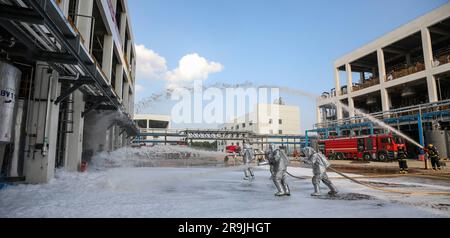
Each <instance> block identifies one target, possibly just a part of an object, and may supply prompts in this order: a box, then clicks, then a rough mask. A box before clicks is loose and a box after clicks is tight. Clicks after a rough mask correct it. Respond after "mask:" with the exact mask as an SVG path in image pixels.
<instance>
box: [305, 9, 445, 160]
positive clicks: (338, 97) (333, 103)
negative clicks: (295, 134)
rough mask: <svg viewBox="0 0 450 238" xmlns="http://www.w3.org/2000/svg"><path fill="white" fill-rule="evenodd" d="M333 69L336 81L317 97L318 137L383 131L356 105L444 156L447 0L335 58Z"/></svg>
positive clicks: (412, 149) (414, 151)
mask: <svg viewBox="0 0 450 238" xmlns="http://www.w3.org/2000/svg"><path fill="white" fill-rule="evenodd" d="M333 70H334V76H335V77H334V81H335V85H336V87H335V88H333V89H331V91H328V92H324V93H323V94H322V97H320V98H319V99H318V100H317V120H318V124H317V125H315V128H314V130H312V131H313V132H318V133H319V134H320V135H321V137H322V138H328V137H339V136H358V135H367V134H376V133H384V132H385V130H383V128H379V127H377V126H376V125H374V124H373V123H371V122H370V121H367V120H366V119H364V118H361V117H359V115H357V114H355V110H354V109H355V108H357V109H361V110H362V111H364V112H366V113H370V114H372V115H373V116H375V117H376V118H378V119H381V120H383V121H384V122H386V123H387V124H389V125H391V126H393V127H395V128H398V129H400V130H401V131H402V132H404V133H405V134H407V135H409V136H410V137H412V138H413V139H414V140H416V141H418V142H420V143H421V144H422V145H424V144H428V143H433V144H435V145H437V147H438V149H439V150H440V152H441V155H442V156H443V157H450V131H449V130H450V3H447V4H445V5H443V6H442V7H440V8H438V9H436V10H434V11H432V12H430V13H428V14H426V15H424V16H422V17H419V18H417V19H415V20H413V21H411V22H409V23H407V24H405V25H403V26H401V27H400V28H398V29H396V30H394V31H392V32H390V33H388V34H386V35H384V36H382V37H380V38H378V39H376V40H375V41H373V42H371V43H369V44H367V45H365V46H363V47H361V48H359V49H357V50H355V51H353V52H351V53H349V54H347V55H345V56H343V57H341V58H340V59H337V60H336V61H335V62H334V68H333ZM338 102H341V103H342V104H345V105H347V106H348V107H349V110H345V109H344V108H343V107H342V106H340V105H339V103H338ZM409 150H410V152H411V153H413V154H414V153H417V152H418V151H417V149H415V148H414V147H412V146H410V149H409Z"/></svg>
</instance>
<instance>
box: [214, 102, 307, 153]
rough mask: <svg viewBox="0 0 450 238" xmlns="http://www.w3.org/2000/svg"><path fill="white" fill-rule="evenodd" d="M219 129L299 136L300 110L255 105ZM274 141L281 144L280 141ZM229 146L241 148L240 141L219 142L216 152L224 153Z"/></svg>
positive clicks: (286, 106) (288, 107) (280, 106)
mask: <svg viewBox="0 0 450 238" xmlns="http://www.w3.org/2000/svg"><path fill="white" fill-rule="evenodd" d="M219 129H221V130H229V131H249V132H253V133H255V134H258V135H279V136H283V135H285V136H288V135H299V134H300V108H299V107H298V106H288V105H282V104H257V105H255V107H254V110H253V111H252V112H250V113H248V114H246V115H244V116H241V117H239V118H235V119H233V120H231V121H230V122H228V123H225V124H223V125H220V126H219ZM276 141H280V142H281V141H282V139H277V140H276ZM229 145H240V146H242V141H240V140H236V141H219V142H218V150H219V151H225V148H226V146H229Z"/></svg>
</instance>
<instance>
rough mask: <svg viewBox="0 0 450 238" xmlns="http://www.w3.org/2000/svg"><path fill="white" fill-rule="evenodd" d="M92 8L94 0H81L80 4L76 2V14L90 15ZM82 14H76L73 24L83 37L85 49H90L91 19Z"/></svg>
mask: <svg viewBox="0 0 450 238" xmlns="http://www.w3.org/2000/svg"><path fill="white" fill-rule="evenodd" d="M93 8H94V0H83V3H82V4H81V3H80V2H79V3H78V6H77V14H78V15H83V16H92V9H93ZM83 16H77V17H76V22H75V24H76V26H77V28H78V31H79V32H80V34H81V36H82V37H83V39H84V47H86V49H90V44H91V30H92V24H93V19H92V18H89V17H83Z"/></svg>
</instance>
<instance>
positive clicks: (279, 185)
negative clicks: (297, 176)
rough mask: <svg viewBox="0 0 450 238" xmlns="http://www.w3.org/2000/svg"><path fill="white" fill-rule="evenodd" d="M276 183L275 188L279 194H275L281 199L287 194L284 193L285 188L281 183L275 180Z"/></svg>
mask: <svg viewBox="0 0 450 238" xmlns="http://www.w3.org/2000/svg"><path fill="white" fill-rule="evenodd" d="M274 183H275V187H276V188H277V190H278V192H277V193H275V196H277V197H281V196H284V195H286V193H285V192H284V191H283V186H282V185H281V182H280V181H276V180H275V181H274Z"/></svg>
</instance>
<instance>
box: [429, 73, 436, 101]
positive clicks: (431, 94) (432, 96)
mask: <svg viewBox="0 0 450 238" xmlns="http://www.w3.org/2000/svg"><path fill="white" fill-rule="evenodd" d="M427 87H428V97H429V101H430V102H437V101H439V97H438V92H437V86H436V80H435V79H434V76H433V75H432V74H429V75H428V76H427Z"/></svg>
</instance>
